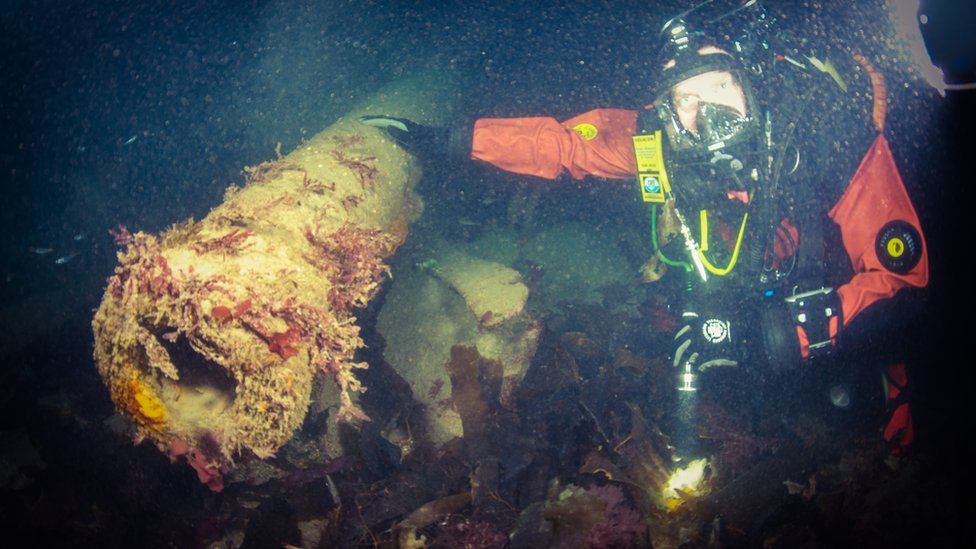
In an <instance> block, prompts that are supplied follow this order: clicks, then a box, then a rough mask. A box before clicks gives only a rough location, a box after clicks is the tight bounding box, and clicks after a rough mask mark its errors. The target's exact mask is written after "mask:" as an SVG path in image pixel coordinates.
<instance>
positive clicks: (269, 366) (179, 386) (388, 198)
mask: <svg viewBox="0 0 976 549" xmlns="http://www.w3.org/2000/svg"><path fill="white" fill-rule="evenodd" d="M431 80H432V79H430V78H427V79H424V78H418V79H417V80H416V81H409V82H405V83H399V84H396V85H394V86H392V87H391V88H390V89H388V90H385V91H383V92H381V93H379V94H377V95H376V96H375V97H373V98H372V99H370V100H369V101H367V102H366V103H365V104H364V105H361V106H360V108H358V109H357V110H355V111H354V112H352V113H350V115H349V116H348V117H346V118H344V119H340V120H339V121H338V122H336V123H335V124H333V125H332V126H330V127H329V128H327V129H326V130H324V131H323V132H322V133H320V134H318V135H317V136H315V137H313V138H312V139H310V140H308V141H307V142H305V143H303V144H302V145H300V146H299V147H298V149H296V150H295V151H293V152H292V153H290V154H288V155H286V156H283V157H282V156H280V155H279V158H277V159H276V160H274V161H271V162H265V163H263V164H261V165H259V166H257V167H255V168H249V169H247V170H246V172H247V175H248V177H247V184H246V185H245V186H244V187H243V188H237V187H234V186H231V187H230V188H229V189H228V190H227V192H226V194H225V197H224V202H223V203H222V204H220V205H219V206H217V207H216V208H214V209H213V210H212V211H211V212H210V214H209V215H207V216H206V217H205V218H204V219H202V220H200V221H198V222H193V221H192V220H189V221H186V222H183V223H179V224H177V225H174V226H173V227H171V228H170V229H168V230H166V231H164V232H163V233H162V234H159V235H155V234H149V233H145V232H137V233H130V232H129V231H128V230H126V229H125V228H122V227H120V228H119V229H118V230H117V232H116V233H115V237H116V240H117V242H118V244H120V245H121V246H124V249H123V250H122V251H120V252H119V256H118V257H119V265H118V266H117V267H116V269H115V274H114V275H113V276H111V277H110V278H109V279H108V287H107V289H106V291H105V295H104V297H103V300H102V303H101V306H100V307H99V309H98V311H97V313H96V315H95V319H94V321H93V329H94V334H95V359H96V362H97V365H98V371H99V373H100V374H101V376H102V379H103V380H104V382H105V384H106V385H107V387H108V388H109V391H110V393H111V398H112V400H113V402H114V403H115V405H116V407H117V408H118V410H119V411H120V412H121V413H122V414H123V415H125V416H128V417H129V418H131V419H132V420H134V422H135V423H136V424H137V425H138V435H137V438H138V439H139V440H142V439H149V440H151V441H152V442H153V443H154V444H156V445H157V446H158V447H159V449H160V450H161V451H163V452H166V453H167V454H168V455H170V456H171V457H172V458H173V459H174V460H176V459H178V458H179V459H185V460H186V461H187V462H189V464H190V465H192V466H193V467H194V469H196V471H197V473H198V475H199V477H200V480H201V482H204V483H206V484H207V485H208V486H210V487H211V488H212V489H214V490H220V489H221V488H222V482H223V474H224V473H225V472H226V471H227V470H228V469H229V468H230V467H232V465H233V464H234V463H235V462H236V461H238V460H242V459H243V460H247V459H249V458H253V457H257V458H267V457H270V456H272V455H274V454H275V452H276V451H277V450H278V449H279V448H280V447H281V446H282V445H283V444H284V443H285V442H287V441H288V440H289V438H290V437H291V436H292V434H293V432H294V431H295V430H296V429H297V428H298V427H299V426H300V425H301V423H302V421H303V419H304V418H305V415H306V412H307V410H308V408H309V403H310V398H311V397H310V395H311V394H312V391H313V384H315V383H318V380H319V379H323V380H330V379H331V380H334V382H335V384H334V385H335V389H334V390H331V392H329V391H326V392H327V393H329V394H331V397H330V398H332V400H333V401H334V402H333V403H332V411H331V414H330V415H332V416H334V417H335V419H337V420H367V419H368V418H367V416H366V415H365V414H364V413H363V412H362V410H361V409H360V408H359V407H358V406H357V404H356V394H357V393H358V392H360V391H362V390H363V387H361V386H360V383H359V381H358V380H357V378H356V376H355V375H354V371H355V370H357V369H360V368H365V367H366V366H367V365H366V364H365V363H363V362H361V361H359V360H358V359H357V357H356V351H357V349H359V348H360V347H361V346H362V345H363V343H362V340H361V338H360V335H359V327H358V326H357V325H356V318H355V314H356V309H357V308H360V307H363V306H365V305H366V304H367V303H368V302H369V301H370V299H371V298H372V297H373V296H374V295H375V294H376V292H377V288H378V286H379V285H380V283H381V282H382V281H383V279H384V277H385V276H386V275H387V273H388V269H387V267H386V266H385V265H384V263H383V260H384V259H385V258H386V257H388V256H390V255H391V254H392V253H393V252H394V250H396V248H397V247H398V246H399V245H400V244H401V243H402V242H403V241H404V239H405V238H406V235H407V227H408V224H409V222H410V221H412V220H413V218H415V217H416V216H417V215H418V214H419V212H420V209H421V205H420V200H419V198H418V197H417V195H415V194H414V192H413V187H414V185H415V183H416V182H417V180H418V179H419V177H420V169H419V167H418V165H417V163H416V162H415V161H414V160H413V159H412V158H411V157H410V156H409V155H407V154H406V153H405V152H404V151H403V150H402V149H400V148H399V147H396V146H394V145H393V144H392V143H391V142H390V141H389V140H388V139H387V138H386V137H384V136H383V135H382V134H381V132H379V131H376V130H373V129H371V128H365V127H363V126H362V125H360V124H358V123H357V122H356V117H357V116H358V115H359V114H363V113H365V112H381V111H382V112H385V111H390V112H394V111H395V112H398V113H402V114H403V115H405V116H407V115H409V116H410V117H411V118H413V119H416V120H422V121H426V122H427V123H443V121H442V120H432V119H431V118H430V116H428V115H427V113H426V112H425V111H424V109H423V106H425V105H429V104H438V105H439V109H438V114H440V115H443V116H447V115H448V111H449V109H446V108H444V106H445V104H448V103H449V102H450V101H451V96H450V93H451V87H452V86H451V84H450V83H449V82H448V80H449V79H445V78H443V76H439V77H438V78H437V80H438V82H440V83H441V87H440V88H437V87H434V86H431V84H430V81H431ZM421 82H423V84H422V85H421Z"/></svg>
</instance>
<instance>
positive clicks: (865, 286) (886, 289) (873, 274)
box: [828, 134, 929, 324]
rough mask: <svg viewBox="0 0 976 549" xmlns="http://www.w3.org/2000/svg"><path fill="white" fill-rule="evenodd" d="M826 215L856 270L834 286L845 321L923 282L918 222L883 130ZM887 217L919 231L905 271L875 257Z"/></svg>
mask: <svg viewBox="0 0 976 549" xmlns="http://www.w3.org/2000/svg"><path fill="white" fill-rule="evenodd" d="M828 215H830V218H831V219H833V220H834V221H835V222H836V223H837V224H838V225H840V230H841V238H842V239H843V242H844V248H845V249H846V250H847V255H848V256H849V257H850V259H851V265H852V266H853V267H854V271H855V273H856V274H855V275H854V278H852V279H851V280H850V281H849V282H848V283H847V284H844V285H843V286H841V287H840V288H838V289H837V293H838V295H840V300H841V305H842V308H843V315H844V323H845V324H848V323H850V321H851V320H853V319H854V317H855V316H857V315H858V314H859V313H860V312H861V311H863V310H864V309H866V308H867V307H868V306H869V305H871V304H872V303H874V302H875V301H878V300H880V299H885V298H888V297H891V296H893V295H895V293H896V292H897V291H898V290H900V289H901V288H905V287H908V286H915V287H918V288H920V287H923V286H925V285H926V284H928V281H929V262H928V250H927V248H926V246H925V238H924V236H922V226H921V224H920V223H919V220H918V215H917V214H916V213H915V208H914V207H912V202H911V200H910V199H909V198H908V193H907V192H906V191H905V185H904V183H903V182H902V179H901V175H900V174H899V173H898V168H897V166H895V160H894V158H893V156H892V154H891V148H890V147H889V146H888V140H887V139H886V138H885V136H884V135H883V134H879V135H878V137H877V138H876V139H875V140H874V143H873V144H872V145H871V148H870V149H868V152H867V154H866V155H864V159H863V160H861V165H860V166H859V167H858V169H857V172H855V174H854V178H853V179H852V180H851V183H850V185H848V187H847V190H846V191H844V194H843V196H841V199H840V200H839V201H838V202H837V204H836V205H835V206H834V207H833V208H832V209H831V210H830V212H828ZM892 221H902V222H905V223H908V224H909V225H911V226H912V227H914V229H915V230H916V231H918V236H919V241H920V242H918V243H917V244H918V245H919V246H921V258H920V259H919V261H918V263H916V264H915V265H914V266H913V267H912V268H911V270H909V271H908V272H906V273H904V274H899V273H895V272H893V271H890V270H888V269H887V268H886V267H885V266H884V264H883V263H882V262H881V260H880V259H878V251H879V250H878V238H879V233H881V232H882V228H883V227H885V225H887V224H888V223H890V222H892ZM882 253H883V250H882Z"/></svg>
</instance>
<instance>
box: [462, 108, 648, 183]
mask: <svg viewBox="0 0 976 549" xmlns="http://www.w3.org/2000/svg"><path fill="white" fill-rule="evenodd" d="M636 128H637V111H632V110H624V109H597V110H593V111H590V112H587V113H584V114H581V115H579V116H576V117H574V118H571V119H569V120H567V121H565V122H562V123H560V122H558V121H557V120H555V119H554V118H482V119H480V120H478V121H476V122H475V124H474V135H473V136H472V143H471V158H473V159H475V160H482V161H484V162H488V163H489V164H492V165H494V166H496V167H499V168H501V169H503V170H506V171H510V172H515V173H521V174H527V175H534V176H537V177H544V178H546V179H555V178H556V177H557V176H559V174H561V173H562V172H563V171H564V170H565V171H568V172H569V173H570V175H572V176H573V177H574V178H576V179H582V178H583V177H584V176H587V175H594V176H597V177H603V178H607V179H626V178H630V177H631V176H633V175H634V173H635V168H636V160H635V158H634V145H633V141H632V140H631V137H632V136H633V135H634V133H635V132H636Z"/></svg>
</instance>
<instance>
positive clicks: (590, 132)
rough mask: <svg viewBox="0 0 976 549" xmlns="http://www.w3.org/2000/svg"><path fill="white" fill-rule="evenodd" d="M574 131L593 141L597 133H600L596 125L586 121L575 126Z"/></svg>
mask: <svg viewBox="0 0 976 549" xmlns="http://www.w3.org/2000/svg"><path fill="white" fill-rule="evenodd" d="M573 131H574V132H576V133H578V134H580V137H582V138H583V139H584V140H586V141H593V140H594V139H596V135H597V134H598V133H600V132H599V131H597V129H596V126H594V125H593V124H586V123H583V124H577V125H575V126H573Z"/></svg>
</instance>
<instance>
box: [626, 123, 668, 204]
mask: <svg viewBox="0 0 976 549" xmlns="http://www.w3.org/2000/svg"><path fill="white" fill-rule="evenodd" d="M634 156H635V157H636V158H637V184H638V185H639V186H640V190H641V197H642V198H643V199H644V202H656V203H661V202H664V197H665V195H666V194H668V193H670V192H671V185H670V184H669V183H668V174H667V172H666V171H665V169H664V152H663V150H662V148H661V131H660V130H658V131H656V132H654V133H653V134H650V135H635V136H634Z"/></svg>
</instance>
